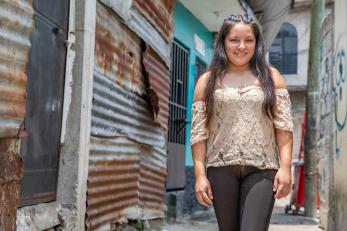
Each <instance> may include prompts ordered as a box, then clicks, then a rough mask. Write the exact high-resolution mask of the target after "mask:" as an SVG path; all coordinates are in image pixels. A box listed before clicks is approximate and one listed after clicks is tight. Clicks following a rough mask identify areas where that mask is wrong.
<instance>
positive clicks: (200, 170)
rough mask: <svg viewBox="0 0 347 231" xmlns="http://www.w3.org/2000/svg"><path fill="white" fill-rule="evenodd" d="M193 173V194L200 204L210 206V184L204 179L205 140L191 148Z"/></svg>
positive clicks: (211, 197)
mask: <svg viewBox="0 0 347 231" xmlns="http://www.w3.org/2000/svg"><path fill="white" fill-rule="evenodd" d="M192 152H193V160H194V173H195V193H196V198H197V200H198V201H199V203H200V204H202V205H205V206H210V205H212V201H211V200H212V199H213V196H212V190H211V186H210V182H209V181H208V179H207V177H206V166H205V162H206V157H205V156H206V140H203V141H199V142H198V143H195V144H193V146H192Z"/></svg>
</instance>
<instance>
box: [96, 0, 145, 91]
mask: <svg viewBox="0 0 347 231" xmlns="http://www.w3.org/2000/svg"><path fill="white" fill-rule="evenodd" d="M140 44H141V40H140V39H139V38H138V37H137V36H136V35H135V34H134V33H133V32H131V31H130V30H129V29H128V28H127V27H126V26H125V25H124V24H122V23H121V22H120V21H118V19H117V18H115V17H114V15H113V14H112V12H111V10H109V9H106V8H105V7H103V6H102V5H101V4H99V3H98V4H97V17H96V34H95V70H96V71H98V72H100V73H101V74H103V75H105V76H107V77H108V78H110V79H112V80H113V81H115V82H117V83H119V84H121V85H122V86H123V87H125V88H127V89H129V90H130V91H132V92H135V93H136V94H138V95H145V85H144V76H143V74H142V73H143V70H142V66H141V45H140Z"/></svg>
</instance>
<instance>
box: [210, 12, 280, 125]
mask: <svg viewBox="0 0 347 231" xmlns="http://www.w3.org/2000/svg"><path fill="white" fill-rule="evenodd" d="M240 22H242V23H244V24H247V25H250V26H251V27H252V30H253V33H254V36H255V38H256V46H255V51H254V55H253V57H252V58H251V60H250V63H249V64H250V69H251V72H252V74H253V75H255V76H256V77H257V78H258V80H259V82H260V84H261V87H262V90H263V92H264V96H265V99H264V103H263V112H264V113H265V114H266V116H267V117H268V118H269V119H272V118H273V116H274V106H275V103H276V97H275V87H274V84H273V81H272V77H271V70H270V66H269V64H268V62H267V61H266V58H265V51H264V40H263V36H262V32H261V27H260V25H259V23H258V22H257V21H256V20H255V19H253V18H252V17H251V16H249V15H247V14H245V15H231V16H229V17H228V18H226V19H225V20H224V22H223V25H222V27H221V28H220V30H219V32H218V34H217V37H216V40H215V49H214V55H213V58H212V62H211V64H210V66H209V68H208V71H209V72H210V74H209V78H208V85H207V89H206V90H207V92H206V99H205V100H206V103H207V121H206V123H207V125H209V122H210V120H211V116H212V111H213V104H214V90H215V86H216V81H217V78H221V77H223V76H224V75H225V74H226V72H227V68H228V57H227V55H226V51H225V47H224V40H225V37H226V36H227V35H228V33H229V31H230V30H231V28H232V27H233V26H234V25H235V24H236V23H240Z"/></svg>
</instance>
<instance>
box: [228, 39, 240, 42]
mask: <svg viewBox="0 0 347 231" xmlns="http://www.w3.org/2000/svg"><path fill="white" fill-rule="evenodd" d="M229 41H230V42H232V43H237V42H238V40H237V39H229Z"/></svg>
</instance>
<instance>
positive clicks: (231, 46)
mask: <svg viewBox="0 0 347 231" xmlns="http://www.w3.org/2000/svg"><path fill="white" fill-rule="evenodd" d="M255 45H256V39H255V35H254V33H253V30H252V27H251V25H248V24H244V23H241V22H240V23H236V24H235V25H234V26H233V27H232V28H231V29H230V31H229V33H228V34H227V36H226V37H225V40H224V47H225V52H226V55H227V57H228V60H229V63H230V65H233V66H244V65H248V64H249V61H250V60H251V58H252V57H253V54H254V50H255Z"/></svg>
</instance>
